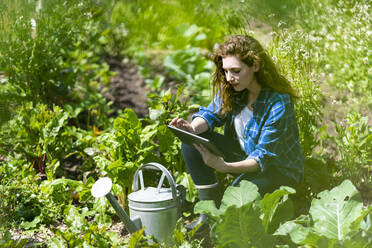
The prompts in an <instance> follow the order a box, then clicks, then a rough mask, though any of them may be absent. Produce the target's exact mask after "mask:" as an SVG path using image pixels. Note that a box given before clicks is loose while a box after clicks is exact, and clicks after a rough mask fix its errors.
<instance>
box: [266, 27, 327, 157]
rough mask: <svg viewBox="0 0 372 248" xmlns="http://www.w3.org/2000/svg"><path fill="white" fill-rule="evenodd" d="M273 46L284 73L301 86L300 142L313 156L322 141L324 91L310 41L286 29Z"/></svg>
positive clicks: (274, 56)
mask: <svg viewBox="0 0 372 248" xmlns="http://www.w3.org/2000/svg"><path fill="white" fill-rule="evenodd" d="M274 38H275V39H274V42H273V43H272V44H271V47H270V48H269V50H270V53H271V56H272V57H273V58H274V60H275V62H276V64H277V65H280V69H281V72H282V73H283V74H284V75H285V76H286V77H287V78H288V79H289V80H290V82H291V83H292V85H293V86H294V87H295V89H297V91H298V93H299V96H300V99H299V100H298V101H297V102H296V106H295V108H296V118H297V122H298V126H299V129H300V143H301V145H302V149H303V152H304V154H305V156H309V155H310V154H311V153H312V151H313V149H314V147H315V146H316V145H317V144H318V140H317V139H316V135H315V134H316V133H317V132H318V123H319V121H320V120H321V118H322V110H321V92H320V89H319V86H318V85H317V84H316V80H317V78H316V77H314V76H313V75H312V74H310V73H309V72H310V70H311V61H310V57H311V56H312V55H311V53H310V51H309V47H310V41H309V40H308V39H307V37H306V34H305V33H302V32H295V33H293V32H288V31H283V32H281V33H278V34H275V36H274Z"/></svg>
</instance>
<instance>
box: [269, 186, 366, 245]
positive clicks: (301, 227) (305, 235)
mask: <svg viewBox="0 0 372 248" xmlns="http://www.w3.org/2000/svg"><path fill="white" fill-rule="evenodd" d="M371 211H372V208H370V207H369V208H367V209H364V208H363V203H362V202H361V196H360V194H359V192H358V191H357V190H356V188H355V187H354V186H353V185H352V183H351V182H350V181H348V180H346V181H344V182H343V183H342V184H340V185H339V186H338V187H335V188H333V189H332V190H331V191H328V190H326V191H323V192H321V193H320V194H319V195H318V199H314V200H313V201H312V203H311V208H310V211H309V216H300V217H299V218H297V219H296V220H293V221H288V222H286V223H285V224H283V225H282V226H280V227H279V229H278V230H277V231H276V233H275V234H276V235H287V234H288V235H289V236H290V238H291V240H292V241H293V242H294V243H296V244H299V245H311V246H313V247H350V245H357V246H358V247H368V245H370V244H371V242H372V240H371V237H372V236H371V228H370V221H371V214H370V212H371ZM368 214H369V215H368ZM367 215H368V216H367ZM366 216H367V219H366V218H365V217H366Z"/></svg>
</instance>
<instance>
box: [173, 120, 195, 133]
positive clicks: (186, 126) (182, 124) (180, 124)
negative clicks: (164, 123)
mask: <svg viewBox="0 0 372 248" xmlns="http://www.w3.org/2000/svg"><path fill="white" fill-rule="evenodd" d="M169 125H171V126H175V127H177V128H179V129H182V130H185V131H188V132H190V133H194V134H195V128H194V127H193V126H192V125H191V124H190V123H189V122H188V121H186V120H184V119H182V118H174V119H173V120H172V121H171V122H170V123H169Z"/></svg>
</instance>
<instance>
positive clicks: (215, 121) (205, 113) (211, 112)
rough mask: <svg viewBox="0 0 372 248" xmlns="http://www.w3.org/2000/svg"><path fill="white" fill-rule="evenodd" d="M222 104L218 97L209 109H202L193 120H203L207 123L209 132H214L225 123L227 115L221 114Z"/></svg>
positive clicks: (210, 104)
mask: <svg viewBox="0 0 372 248" xmlns="http://www.w3.org/2000/svg"><path fill="white" fill-rule="evenodd" d="M221 104H222V101H221V100H220V98H219V97H218V96H216V97H215V98H214V99H213V101H211V103H209V105H208V107H200V109H199V111H198V112H197V113H195V114H193V116H192V119H194V118H195V117H201V118H203V119H204V120H205V121H206V122H207V124H208V127H209V130H213V129H214V127H216V126H217V127H219V126H222V125H223V124H224V123H225V119H226V115H221V114H219V111H220V108H221Z"/></svg>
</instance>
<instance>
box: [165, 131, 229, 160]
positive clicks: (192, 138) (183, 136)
mask: <svg viewBox="0 0 372 248" xmlns="http://www.w3.org/2000/svg"><path fill="white" fill-rule="evenodd" d="M168 128H169V129H170V130H172V132H173V133H174V134H175V135H176V136H177V137H178V138H179V139H180V140H181V141H182V142H183V143H185V144H188V145H192V144H194V143H197V144H202V145H204V146H205V147H206V148H208V150H210V151H211V152H213V153H214V154H216V155H217V156H221V157H222V156H223V155H222V152H221V151H220V150H219V149H218V148H217V147H216V145H214V144H213V143H212V142H210V140H209V139H206V138H203V137H200V136H198V135H196V134H193V133H190V132H187V131H185V130H182V129H179V128H177V127H174V126H170V125H168Z"/></svg>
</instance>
